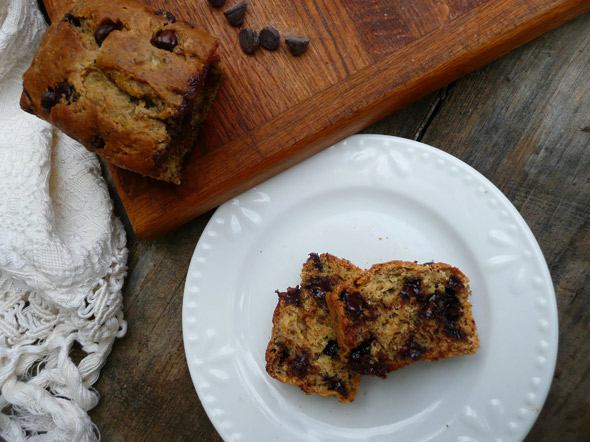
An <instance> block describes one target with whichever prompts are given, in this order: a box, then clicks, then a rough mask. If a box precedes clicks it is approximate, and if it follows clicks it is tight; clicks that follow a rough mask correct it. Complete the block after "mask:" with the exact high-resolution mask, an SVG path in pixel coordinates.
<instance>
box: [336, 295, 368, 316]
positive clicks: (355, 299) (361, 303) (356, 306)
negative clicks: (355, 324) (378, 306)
mask: <svg viewBox="0 0 590 442" xmlns="http://www.w3.org/2000/svg"><path fill="white" fill-rule="evenodd" d="M340 299H341V300H342V301H344V309H345V310H346V313H347V314H348V315H349V316H352V317H353V318H354V319H356V320H358V319H360V318H361V317H362V316H363V312H364V311H365V310H367V309H368V305H367V303H366V302H365V300H364V299H363V297H362V296H361V295H360V293H358V292H352V293H350V292H348V291H346V290H344V291H343V292H342V293H341V294H340Z"/></svg>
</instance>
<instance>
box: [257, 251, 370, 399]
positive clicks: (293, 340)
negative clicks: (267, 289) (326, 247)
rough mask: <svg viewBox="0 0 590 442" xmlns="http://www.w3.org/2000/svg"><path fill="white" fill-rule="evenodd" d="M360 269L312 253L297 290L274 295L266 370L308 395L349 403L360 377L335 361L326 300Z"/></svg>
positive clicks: (333, 341) (336, 356) (336, 353)
mask: <svg viewBox="0 0 590 442" xmlns="http://www.w3.org/2000/svg"><path fill="white" fill-rule="evenodd" d="M360 271H361V269H359V268H358V267H356V266H355V265H353V264H352V263H350V262H349V261H346V260H344V259H339V258H337V257H335V256H333V255H329V254H322V255H318V254H315V253H312V254H310V256H309V259H308V260H307V261H306V262H305V264H304V265H303V269H302V271H301V285H300V286H297V287H295V288H288V289H287V291H285V292H277V293H278V295H279V301H278V304H277V306H276V309H275V311H274V315H273V319H272V322H273V329H272V336H271V339H270V342H269V344H268V348H267V350H266V371H267V372H268V374H269V375H271V376H272V377H273V378H275V379H278V380H279V381H281V382H285V383H289V384H295V385H297V386H298V387H299V388H301V389H302V390H303V391H304V392H306V393H307V394H312V393H316V394H320V395H322V396H335V397H336V398H338V400H339V401H340V402H352V401H353V400H354V398H355V396H356V393H357V389H358V384H359V382H360V378H361V376H360V375H359V374H357V373H355V372H354V371H352V370H350V369H349V368H348V367H347V366H346V365H345V364H343V363H342V362H341V361H340V359H339V349H338V344H337V343H336V334H335V333H334V329H333V327H332V319H331V317H330V314H329V312H328V308H327V306H326V295H327V294H328V293H330V291H331V290H333V289H334V288H335V287H336V286H338V284H340V283H341V282H342V281H344V280H347V279H349V278H351V277H353V276H355V275H357V274H358V273H359V272H360Z"/></svg>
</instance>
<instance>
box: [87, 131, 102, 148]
mask: <svg viewBox="0 0 590 442" xmlns="http://www.w3.org/2000/svg"><path fill="white" fill-rule="evenodd" d="M104 146H105V142H104V140H103V139H102V135H101V134H96V135H95V136H94V138H93V139H92V140H90V147H92V148H94V149H102V148H103V147H104Z"/></svg>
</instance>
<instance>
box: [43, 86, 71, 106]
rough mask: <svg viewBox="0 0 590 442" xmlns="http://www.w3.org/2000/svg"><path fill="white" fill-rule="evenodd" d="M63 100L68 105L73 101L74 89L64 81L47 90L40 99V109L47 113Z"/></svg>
mask: <svg viewBox="0 0 590 442" xmlns="http://www.w3.org/2000/svg"><path fill="white" fill-rule="evenodd" d="M62 97H63V98H65V100H66V101H67V103H68V104H70V102H71V101H72V99H75V89H74V88H73V87H72V86H70V84H69V83H68V82H66V81H62V82H60V83H58V84H57V85H56V86H55V87H50V88H48V89H47V90H46V91H45V93H44V94H43V96H42V97H41V108H43V110H45V111H46V112H49V111H50V110H51V108H52V107H53V106H55V105H56V104H57V103H59V102H60V100H61V99H62Z"/></svg>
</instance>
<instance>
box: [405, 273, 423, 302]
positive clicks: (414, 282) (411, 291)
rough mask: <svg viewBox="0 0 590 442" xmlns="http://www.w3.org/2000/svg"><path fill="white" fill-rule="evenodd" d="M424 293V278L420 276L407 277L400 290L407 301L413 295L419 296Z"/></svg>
mask: <svg viewBox="0 0 590 442" xmlns="http://www.w3.org/2000/svg"><path fill="white" fill-rule="evenodd" d="M423 294H424V290H422V280H421V279H420V278H407V279H406V280H405V281H404V285H403V287H402V289H401V290H400V292H399V296H400V298H402V299H405V300H406V301H407V300H409V299H410V298H411V297H412V296H414V297H416V298H419V297H421V296H422V295H423Z"/></svg>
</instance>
